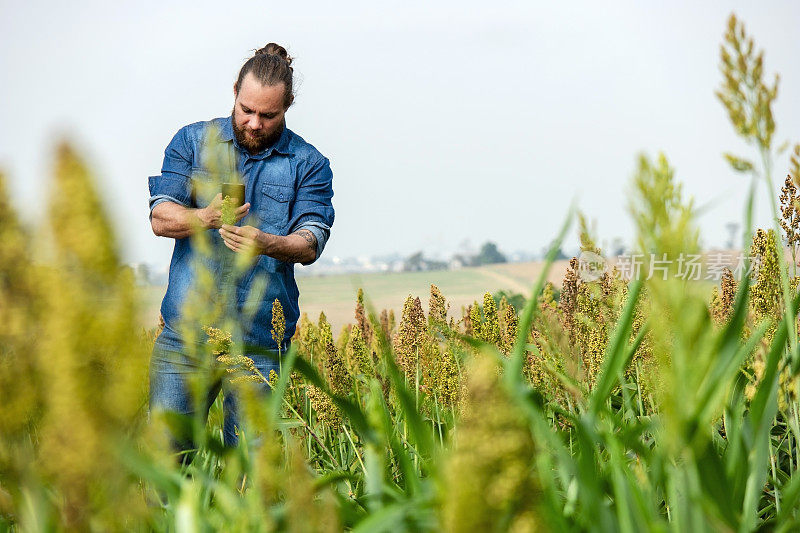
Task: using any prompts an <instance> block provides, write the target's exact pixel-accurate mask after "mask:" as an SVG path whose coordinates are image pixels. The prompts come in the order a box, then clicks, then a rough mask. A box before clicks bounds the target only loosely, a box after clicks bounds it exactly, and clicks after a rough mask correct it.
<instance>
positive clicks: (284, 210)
mask: <svg viewBox="0 0 800 533" xmlns="http://www.w3.org/2000/svg"><path fill="white" fill-rule="evenodd" d="M260 200H261V206H260V208H259V215H260V217H261V220H263V221H264V222H265V223H266V224H268V225H270V226H274V227H275V228H278V229H284V228H285V227H286V225H287V224H288V223H289V209H290V207H291V205H292V200H294V189H293V188H292V187H288V186H286V185H278V184H275V183H264V185H263V187H262V188H261V198H260Z"/></svg>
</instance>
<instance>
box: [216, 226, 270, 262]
mask: <svg viewBox="0 0 800 533" xmlns="http://www.w3.org/2000/svg"><path fill="white" fill-rule="evenodd" d="M261 233H262V232H261V230H260V229H258V228H255V227H253V226H241V227H240V226H231V225H229V224H223V225H222V227H221V228H220V229H219V234H220V235H221V236H222V240H223V241H224V242H225V246H227V247H228V248H230V249H231V250H233V251H234V252H237V253H245V254H248V255H251V256H256V255H260V254H263V253H264V251H265V250H264V246H263V244H262V242H261V240H260V238H259V237H260V235H261Z"/></svg>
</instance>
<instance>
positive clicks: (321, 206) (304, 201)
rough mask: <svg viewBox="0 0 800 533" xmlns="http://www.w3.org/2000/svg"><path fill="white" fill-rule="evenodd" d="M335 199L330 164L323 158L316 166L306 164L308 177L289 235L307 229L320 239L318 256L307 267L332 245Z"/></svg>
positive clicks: (302, 184) (300, 190) (297, 197)
mask: <svg viewBox="0 0 800 533" xmlns="http://www.w3.org/2000/svg"><path fill="white" fill-rule="evenodd" d="M332 198H333V172H332V171H331V166H330V161H329V160H328V159H327V158H325V157H322V158H320V159H318V160H317V161H316V162H314V163H313V164H307V165H304V176H303V178H302V179H301V180H300V187H299V188H298V190H297V193H296V194H295V201H294V206H293V207H292V213H291V217H290V223H289V233H294V232H296V231H297V230H300V229H307V230H309V231H310V232H311V233H313V234H314V237H316V239H317V250H316V257H315V258H314V260H313V261H310V262H308V263H303V264H304V265H310V264H311V263H313V262H314V261H316V260H317V259H319V256H320V255H322V250H323V249H324V248H325V244H326V243H327V242H328V238H329V237H330V232H331V226H333V219H334V210H333V203H332V201H331V199H332Z"/></svg>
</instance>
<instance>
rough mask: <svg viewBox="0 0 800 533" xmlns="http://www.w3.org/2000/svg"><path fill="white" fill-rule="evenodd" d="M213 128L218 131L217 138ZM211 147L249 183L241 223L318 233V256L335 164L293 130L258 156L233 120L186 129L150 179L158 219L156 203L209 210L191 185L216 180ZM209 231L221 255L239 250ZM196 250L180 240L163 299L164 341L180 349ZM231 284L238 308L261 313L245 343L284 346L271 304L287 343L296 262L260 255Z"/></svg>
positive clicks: (294, 316)
mask: <svg viewBox="0 0 800 533" xmlns="http://www.w3.org/2000/svg"><path fill="white" fill-rule="evenodd" d="M211 132H215V133H214V134H213V135H212V134H211ZM207 146H213V147H214V150H215V151H214V153H215V154H223V156H222V157H223V158H226V159H227V161H226V162H223V164H227V165H230V167H229V168H236V169H237V170H238V172H239V174H240V175H241V176H242V178H243V180H244V184H245V202H249V203H250V215H249V216H248V218H246V219H244V220H243V221H242V222H240V225H242V224H250V225H253V226H256V227H258V228H259V229H261V230H262V231H265V232H268V233H272V234H275V235H288V234H290V233H293V232H295V231H297V230H298V229H300V228H306V229H308V230H309V231H311V232H312V233H314V235H315V236H316V237H317V257H319V255H320V254H321V253H322V250H323V248H324V247H325V243H326V242H327V239H328V236H329V235H330V228H331V226H332V225H333V219H334V210H333V205H332V202H331V198H332V197H333V189H332V179H333V174H332V172H331V168H330V162H329V161H328V159H327V158H326V157H324V156H323V155H322V154H321V153H319V151H317V149H316V148H314V147H313V146H312V145H310V144H309V143H307V142H305V141H304V140H303V139H302V138H301V137H300V136H299V135H297V134H296V133H294V132H292V131H291V130H289V129H288V128H286V127H284V129H283V131H282V134H281V136H280V138H279V139H278V141H276V142H275V144H274V145H273V146H271V147H269V148H267V149H265V150H264V151H263V152H260V153H258V154H250V153H248V152H247V151H246V150H244V149H242V148H241V147H240V146H239V144H238V143H237V142H236V140H235V138H234V135H233V127H232V124H231V117H225V118H217V119H213V120H210V121H206V122H197V123H194V124H190V125H188V126H185V127H183V128H181V129H180V130H179V131H178V133H177V134H176V135H175V137H174V138H173V139H172V141H171V142H170V143H169V145H168V146H167V149H166V150H165V152H164V164H163V166H162V168H161V175H159V176H151V177H150V178H149V185H150V213H151V217H152V209H153V207H155V206H156V205H158V204H159V203H161V202H165V201H171V202H175V203H177V204H180V205H183V206H186V207H202V206H197V205H195V204H194V203H193V199H192V187H193V182H195V181H198V180H204V179H209V178H208V172H207V170H206V169H205V168H204V166H203V161H204V160H205V159H204V158H203V154H201V149H202V148H203V147H207ZM234 165H235V167H234ZM208 232H209V238H210V241H211V242H212V244H213V245H214V247H215V249H218V250H220V254H221V255H220V257H224V256H225V254H228V255H230V254H232V253H233V252H231V251H230V250H228V249H227V248H225V247H224V245H223V244H222V239H221V237H220V235H219V232H218V230H215V229H211V230H208ZM195 255H196V254H195V250H194V249H193V246H192V242H191V239H190V238H188V237H187V238H184V239H175V248H174V251H173V254H172V261H171V263H170V268H169V285H168V287H167V293H166V295H165V296H164V300H163V302H162V304H161V315H162V316H163V318H164V322H165V326H164V330H163V332H162V333H161V335H160V336H159V341H160V342H161V343H162V344H163V345H166V346H171V347H174V348H179V347H181V346H182V345H183V342H182V339H181V335H180V333H179V331H180V327H179V326H178V322H179V319H180V316H181V311H182V309H181V308H182V305H183V302H184V300H185V299H186V296H187V294H189V293H190V292H191V291H192V287H193V286H194V283H195V281H196V280H195V273H194V267H193V263H194V262H195ZM315 260H316V259H315ZM312 262H313V261H312ZM206 266H207V267H208V268H209V269H210V270H211V271H212V272H215V273H217V274H218V273H219V272H220V269H221V268H223V266H221V264H220V262H216V261H214V260H210V261H206ZM259 280H260V281H259ZM232 282H233V283H234V284H235V287H234V289H233V292H234V294H235V301H236V302H235V308H236V309H235V311H236V312H238V313H241V312H242V310H243V308H246V309H248V310H250V311H249V312H252V311H253V310H255V314H254V315H253V316H254V318H253V320H246V321H245V320H242V321H241V326H242V330H243V331H242V339H241V340H242V342H244V343H245V344H250V345H254V346H258V347H263V348H267V349H270V350H276V349H277V348H278V345H277V343H276V342H275V341H274V340H273V339H272V335H271V328H272V326H271V322H272V302H273V301H274V300H275V299H276V298H277V299H278V300H279V301H280V303H281V305H282V307H283V312H284V315H285V317H286V333H285V336H284V343H286V342H288V340H289V339H291V337H292V336H293V335H294V332H295V327H296V324H297V320H298V319H299V318H300V309H299V305H298V298H299V291H298V288H297V283H296V282H295V277H294V264H292V263H285V262H282V261H279V260H277V259H274V258H272V257H268V256H260V257H259V258H258V260H257V262H256V263H255V265H254V266H253V267H252V268H251V269H250V270H249V271H248V272H246V273H245V275H243V276H241V277H240V278H238V279H236V280H233V281H232ZM264 282H266V289H265V291H264V293H263V294H262V295H261V296H260V297H259V296H257V295H255V292H256V291H252V289H253V287H254V286H257V285H256V284H262V285H263V283H264ZM256 298H258V299H257V300H256ZM200 338H202V336H201V337H200Z"/></svg>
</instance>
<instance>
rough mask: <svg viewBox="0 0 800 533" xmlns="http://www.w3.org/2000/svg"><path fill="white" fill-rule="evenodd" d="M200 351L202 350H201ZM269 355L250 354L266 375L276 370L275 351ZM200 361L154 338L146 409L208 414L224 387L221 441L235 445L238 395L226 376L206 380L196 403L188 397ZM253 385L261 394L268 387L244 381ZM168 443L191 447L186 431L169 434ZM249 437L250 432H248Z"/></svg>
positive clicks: (177, 447)
mask: <svg viewBox="0 0 800 533" xmlns="http://www.w3.org/2000/svg"><path fill="white" fill-rule="evenodd" d="M201 353H202V352H201ZM274 356H275V358H274V359H272V358H270V357H268V356H267V355H261V356H254V357H253V362H254V363H255V365H256V368H258V371H259V372H261V374H263V375H264V376H265V377H267V378H269V373H270V370H274V371H275V372H276V373H279V363H278V359H277V354H274ZM202 368H203V365H202V364H200V362H199V361H197V360H195V359H193V358H192V357H191V356H189V355H187V354H186V353H185V352H184V351H182V350H178V349H174V348H170V347H169V346H165V345H164V344H163V343H160V342H156V344H155V346H154V348H153V354H152V356H151V358H150V410H151V412H153V411H159V410H161V411H173V412H176V413H179V414H182V415H187V416H192V415H194V414H195V413H196V412H197V411H198V410H202V415H203V420H205V419H206V418H207V417H208V410H209V408H210V407H211V405H212V404H213V403H214V400H215V399H216V397H217V395H218V394H219V392H220V390H223V391H224V395H225V397H224V399H223V414H224V422H223V428H222V429H223V441H224V443H225V445H226V446H231V447H233V446H236V445H237V444H238V442H239V436H238V430H241V429H243V428H242V422H241V420H240V418H239V399H238V396H237V392H236V388H234V387H231V386H230V383H229V382H228V380H227V379H224V378H221V379H219V380H216V381H215V382H213V383H209V388H208V390H207V394H206V395H205V398H204V399H203V401H201V403H200V405H197V404H196V403H195V402H193V401H192V395H191V394H190V389H189V380H190V379H191V377H192V376H197V375H198V374H200V373H201V372H202V370H201V369H202ZM245 385H249V386H255V387H257V388H258V391H259V392H261V393H263V394H264V395H265V396H266V395H268V394H269V392H270V389H269V386H268V385H267V384H266V383H254V382H251V383H247V384H245ZM171 438H172V441H173V442H172V445H173V447H174V448H176V450H178V451H184V450H189V449H192V448H194V447H195V445H194V443H193V442H192V440H191V436H190V435H179V434H173V435H171ZM251 438H252V436H251Z"/></svg>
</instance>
